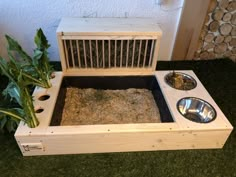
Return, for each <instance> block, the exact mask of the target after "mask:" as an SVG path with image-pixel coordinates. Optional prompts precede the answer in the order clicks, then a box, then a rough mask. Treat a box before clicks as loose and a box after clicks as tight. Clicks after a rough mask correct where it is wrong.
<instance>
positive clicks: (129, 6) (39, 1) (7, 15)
mask: <svg viewBox="0 0 236 177" xmlns="http://www.w3.org/2000/svg"><path fill="white" fill-rule="evenodd" d="M159 1H160V0H159ZM159 1H158V0H0V55H1V56H2V57H4V58H7V51H6V41H5V38H4V35H5V34H9V35H11V36H12V37H14V38H15V39H16V40H18V41H19V43H20V44H21V45H22V47H23V48H25V49H26V51H27V52H29V53H30V54H31V53H32V50H33V48H34V44H33V38H34V35H35V31H36V29H38V28H40V27H41V28H42V29H43V31H44V33H45V34H46V36H47V38H48V40H49V43H50V44H51V47H50V50H49V54H50V58H51V60H59V53H58V47H57V41H56V28H57V26H58V24H59V21H60V18H61V17H154V18H156V21H157V22H158V23H160V26H161V28H162V30H163V38H162V41H161V48H160V56H159V58H160V60H170V57H171V53H172V49H173V44H174V40H175V35H176V31H177V26H178V23H179V18H180V14H181V10H182V8H181V7H182V6H183V2H184V0H161V1H164V2H163V4H162V5H161V6H160V5H158V2H159Z"/></svg>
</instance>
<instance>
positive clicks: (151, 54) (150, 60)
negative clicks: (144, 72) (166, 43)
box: [148, 40, 155, 67]
mask: <svg viewBox="0 0 236 177" xmlns="http://www.w3.org/2000/svg"><path fill="white" fill-rule="evenodd" d="M154 43H155V41H154V40H152V46H151V51H150V56H149V64H148V66H149V67H151V64H152V57H153V48H154Z"/></svg>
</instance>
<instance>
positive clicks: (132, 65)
mask: <svg viewBox="0 0 236 177" xmlns="http://www.w3.org/2000/svg"><path fill="white" fill-rule="evenodd" d="M135 44H136V40H134V43H133V53H132V64H131V67H132V68H133V67H134V55H135Z"/></svg>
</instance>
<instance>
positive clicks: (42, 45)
mask: <svg viewBox="0 0 236 177" xmlns="http://www.w3.org/2000/svg"><path fill="white" fill-rule="evenodd" d="M34 42H35V44H36V46H37V48H39V49H43V50H45V49H48V48H49V47H50V44H49V43H48V40H47V38H46V36H45V35H44V33H43V30H42V29H41V28H39V29H38V30H37V32H36V35H35V37H34Z"/></svg>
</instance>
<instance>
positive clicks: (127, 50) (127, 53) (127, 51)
mask: <svg viewBox="0 0 236 177" xmlns="http://www.w3.org/2000/svg"><path fill="white" fill-rule="evenodd" d="M128 63H129V40H128V41H127V47H126V68H127V67H128Z"/></svg>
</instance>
